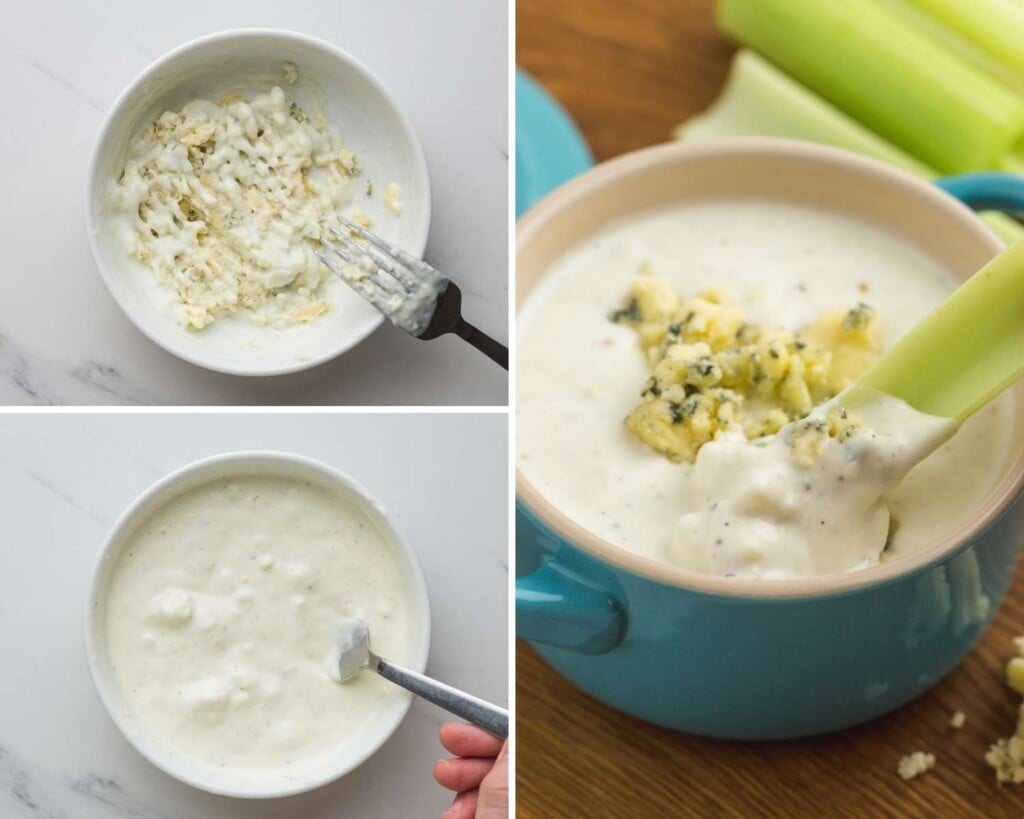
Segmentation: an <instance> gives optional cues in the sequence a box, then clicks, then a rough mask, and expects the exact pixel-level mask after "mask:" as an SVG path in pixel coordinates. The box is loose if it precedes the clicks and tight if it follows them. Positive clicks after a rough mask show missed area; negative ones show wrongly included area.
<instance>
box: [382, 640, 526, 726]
mask: <svg viewBox="0 0 1024 819" xmlns="http://www.w3.org/2000/svg"><path fill="white" fill-rule="evenodd" d="M372 667H373V666H372V665H371V668H372ZM376 670H377V673H378V674H380V675H381V676H382V677H383V678H384V679H386V680H391V682H393V683H394V684H395V685H400V686H401V687H402V688H404V689H405V690H406V691H412V693H413V694H415V695H416V696H418V697H423V699H425V700H429V701H430V702H432V703H434V705H439V706H440V707H441V708H443V709H444V710H445V711H449V712H450V713H452V714H455V715H456V716H459V717H462V718H463V719H464V720H467V721H469V722H472V723H473V724H474V725H476V726H478V727H480V728H483V729H484V730H485V731H486V732H487V733H489V734H493V735H494V736H496V737H497V738H498V739H507V738H508V711H506V710H505V709H504V708H499V707H498V706H496V705H491V703H489V702H485V701H484V700H481V699H479V698H477V697H474V696H472V695H470V694H466V693H465V692H463V691H459V689H457V688H452V687H451V686H450V685H445V684H444V683H442V682H438V681H437V680H432V679H430V677H425V676H423V675H422V674H417V673H416V672H415V671H410V670H409V669H408V668H402V666H400V665H395V664H394V663H390V662H388V661H387V660H382V659H380V658H377V669H376Z"/></svg>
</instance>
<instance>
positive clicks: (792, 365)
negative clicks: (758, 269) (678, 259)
mask: <svg viewBox="0 0 1024 819" xmlns="http://www.w3.org/2000/svg"><path fill="white" fill-rule="evenodd" d="M611 318H612V320H613V321H615V322H618V323H622V324H628V325H630V326H632V327H633V329H635V330H636V332H637V335H638V337H639V339H640V344H641V346H642V347H643V349H644V353H645V355H646V357H647V361H648V364H649V365H650V367H651V377H650V378H649V379H648V380H647V383H646V384H645V385H644V387H643V390H642V392H641V396H640V397H641V402H640V403H639V404H638V405H637V406H636V407H635V408H634V409H633V410H632V412H630V414H629V416H628V417H627V419H626V425H627V427H628V428H629V429H630V431H631V432H633V434H634V435H636V436H637V437H638V438H639V439H640V440H641V441H643V442H644V443H645V444H647V445H648V446H650V447H651V448H653V449H655V450H657V451H658V452H660V453H662V454H664V455H666V456H667V457H668V458H669V459H671V460H673V461H690V462H692V461H693V460H694V458H695V457H696V455H697V452H698V450H699V449H700V447H702V446H703V445H704V444H705V443H707V442H708V441H711V440H714V439H715V438H717V437H719V436H720V435H724V434H727V433H731V432H734V431H742V433H743V434H744V435H745V436H746V437H747V438H748V439H752V438H760V437H762V436H765V435H772V434H774V433H776V432H778V431H779V430H780V429H781V428H782V427H784V426H785V425H786V424H788V423H790V422H791V421H793V420H795V419H798V418H803V417H804V416H806V415H807V414H808V413H809V412H810V411H811V409H813V408H814V407H815V406H817V405H818V404H820V403H821V402H822V401H825V400H827V399H829V398H832V397H833V396H835V395H837V394H838V393H839V392H840V391H841V390H842V389H843V388H845V387H846V386H848V385H849V384H850V383H851V382H852V381H853V380H854V378H856V377H857V376H858V375H860V374H861V373H862V372H863V371H864V370H865V369H866V368H867V366H868V365H869V364H870V363H871V361H872V360H873V358H874V355H875V353H876V351H877V349H878V338H877V332H876V325H877V321H876V317H875V311H874V308H872V307H870V306H869V305H866V304H858V305H856V306H855V307H854V308H852V309H850V310H848V311H845V312H844V311H842V310H834V311H831V312H827V313H824V314H822V315H821V316H819V317H818V318H817V319H815V320H814V321H813V322H812V323H811V324H810V325H808V326H807V327H804V328H801V329H799V330H796V331H791V330H788V329H785V328H782V327H766V326H760V325H756V324H753V323H751V322H749V321H747V320H746V316H745V315H744V313H743V310H742V309H741V308H740V306H739V305H738V304H737V303H736V299H735V298H734V297H733V296H732V295H731V294H730V293H728V292H726V291H724V290H705V291H703V292H701V293H700V294H698V295H697V296H695V297H693V298H682V297H680V296H679V295H678V294H677V293H676V292H675V290H674V288H673V287H672V285H671V283H670V282H668V281H667V280H665V279H662V278H659V277H657V276H654V275H652V273H651V269H650V266H649V265H646V266H642V268H641V271H640V275H639V276H638V277H637V279H636V281H635V282H634V284H633V288H632V291H631V293H630V296H629V299H628V300H627V302H626V304H625V305H624V306H623V307H622V308H621V309H619V310H616V311H615V312H614V313H612V315H611Z"/></svg>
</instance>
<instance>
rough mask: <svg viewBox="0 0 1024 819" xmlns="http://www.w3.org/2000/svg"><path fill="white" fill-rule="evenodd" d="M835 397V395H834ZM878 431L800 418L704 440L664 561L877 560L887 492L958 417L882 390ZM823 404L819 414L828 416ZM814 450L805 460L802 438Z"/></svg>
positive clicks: (777, 574)
mask: <svg viewBox="0 0 1024 819" xmlns="http://www.w3.org/2000/svg"><path fill="white" fill-rule="evenodd" d="M830 403H832V402H830ZM858 411H860V412H864V411H867V414H868V415H869V416H870V417H871V419H872V424H873V426H875V428H874V429H872V428H864V429H861V430H860V431H858V432H856V433H854V434H852V435H851V436H850V437H848V438H846V439H845V440H839V439H838V438H836V437H829V436H828V435H827V434H826V433H819V432H814V431H813V430H811V431H809V430H808V429H807V426H806V424H805V422H802V421H796V422H793V423H791V424H789V425H787V426H786V427H783V429H782V430H780V431H779V433H778V434H776V435H773V436H771V437H768V438H763V439H759V440H756V441H748V440H746V438H744V437H743V435H742V433H738V432H737V433H732V434H729V435H727V436H723V437H722V438H720V439H718V440H715V441H710V442H709V443H706V444H705V445H704V446H703V447H701V449H700V451H699V452H698V453H697V460H696V461H695V463H694V464H693V467H692V468H691V469H688V470H687V476H686V486H685V490H684V498H685V503H686V504H687V507H688V511H687V512H686V513H685V514H684V515H683V516H682V517H681V518H680V519H679V521H678V522H677V523H676V527H675V532H674V535H673V538H672V543H671V545H670V547H669V550H668V553H667V558H668V560H669V561H670V562H673V563H676V564H677V565H680V566H683V567H684V568H687V569H690V570H691V571H696V572H702V573H704V574H715V575H721V576H724V577H741V578H760V579H765V580H791V579H795V578H801V577H815V576H820V575H829V574H839V573H841V572H847V571H851V570H853V569H863V568H867V567H868V566H874V565H877V564H878V562H879V559H880V557H881V555H882V552H883V549H884V548H885V544H886V542H887V540H888V537H889V527H890V511H889V506H888V503H887V500H886V494H887V493H888V492H890V491H891V490H892V489H894V488H895V487H896V486H898V485H899V483H900V481H902V480H903V478H904V476H905V475H906V474H907V472H908V471H910V469H911V468H913V466H914V465H915V464H917V463H918V461H920V460H921V459H922V458H923V457H925V456H926V455H928V454H930V453H931V452H933V451H935V449H936V448H938V447H939V446H941V444H942V443H944V442H945V441H947V440H949V438H950V437H951V436H952V435H953V433H954V432H956V427H957V424H956V422H955V421H952V420H950V419H948V418H936V417H933V416H930V415H925V414H924V413H921V412H917V411H916V410H914V409H913V408H912V407H910V406H908V405H907V404H905V403H903V402H902V401H900V400H898V399H896V398H892V397H890V396H885V395H881V394H878V395H875V396H873V397H872V399H871V404H870V406H866V407H865V406H858ZM826 414H827V408H826V407H820V408H818V409H817V410H816V411H815V412H814V413H812V415H811V418H812V419H815V418H816V419H822V420H823V419H824V418H825V417H826ZM801 436H803V437H804V442H805V443H806V442H807V441H808V439H810V443H811V444H812V446H814V447H815V448H816V451H815V452H814V453H813V455H811V456H805V457H800V456H799V455H798V454H797V452H798V450H797V447H798V446H799V439H800V437H801Z"/></svg>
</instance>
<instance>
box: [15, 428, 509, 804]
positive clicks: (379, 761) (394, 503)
mask: <svg viewBox="0 0 1024 819" xmlns="http://www.w3.org/2000/svg"><path fill="white" fill-rule="evenodd" d="M507 445H508V440H507V419H506V416H505V415H503V414H490V415H433V414H430V415H404V414H399V415H383V416H363V415H327V416H324V415H320V414H316V415H309V414H300V415H295V414H291V415H275V416H267V415H260V414H247V415H244V416H238V415H232V414H213V415H211V414H193V415H174V414H170V415H168V414H163V413H160V414H146V415H136V414H131V415H103V416H93V415H69V414H60V415H55V414H45V415H39V414H22V415H6V416H4V417H3V418H2V423H0V498H2V499H3V501H2V503H0V509H2V512H3V519H4V532H3V537H2V547H3V559H2V563H0V600H2V601H3V602H2V610H3V613H4V616H3V617H2V618H0V647H2V653H0V816H2V817H4V819H29V818H31V819H107V817H117V819H121V817H133V818H134V819H214V818H215V817H216V818H217V819H220V817H224V819H243V817H244V819H271V817H273V819H279V817H302V819H319V818H320V817H338V816H345V817H351V818H352V819H363V817H365V818H366V819H369V818H370V817H373V819H405V818H406V817H431V816H440V814H441V812H442V811H443V810H444V808H445V806H446V805H447V804H448V802H449V798H448V796H447V794H446V792H445V791H444V790H442V789H441V788H440V787H439V786H438V785H436V784H435V783H434V781H433V778H432V773H431V771H432V766H433V763H434V762H435V761H436V760H437V759H439V758H440V757H441V756H443V752H442V749H441V747H440V745H439V744H438V742H437V728H438V726H439V725H440V724H441V723H442V722H443V721H444V719H445V716H444V713H443V712H441V711H440V710H438V709H437V708H435V707H434V706H431V705H429V704H427V703H424V702H416V703H415V704H414V705H413V708H412V710H411V711H410V713H409V716H408V717H407V718H406V720H405V722H404V723H403V724H402V725H401V726H400V727H399V729H398V731H397V732H396V734H395V735H394V736H393V737H392V738H391V740H390V741H389V742H388V743H387V744H386V745H385V746H384V747H383V748H382V749H381V750H380V751H379V752H378V753H377V754H376V755H375V756H374V757H372V758H371V759H370V760H369V761H367V762H366V763H364V764H363V765H362V766H361V767H360V768H358V769H356V770H355V771H354V772H352V773H351V774H349V775H348V776H347V777H345V778H344V779H342V780H341V781H340V782H336V783H334V784H332V785H328V786H326V787H323V788H320V789H319V790H316V791H313V792H311V793H309V794H306V795H303V796H298V797H291V798H288V799H283V800H269V801H264V802H246V801H242V800H232V799H227V798H223V797H215V796H210V795H208V794H205V793H203V792H201V791H198V790H194V789H193V788H190V787H189V786H187V785H182V784H180V783H178V782H177V781H176V780H174V779H171V778H170V777H168V776H167V775H165V774H163V773H161V772H160V771H158V770H157V769H156V768H155V767H153V766H152V765H150V764H149V763H148V762H147V761H146V760H145V759H143V758H142V757H141V756H140V755H139V754H137V753H136V752H135V751H134V749H133V748H132V747H131V746H130V745H129V744H128V743H127V741H126V740H124V739H123V738H122V736H121V734H120V733H119V732H118V730H117V728H116V727H115V726H114V724H113V722H111V720H110V719H109V718H108V716H107V713H106V711H105V710H104V709H103V706H102V704H101V703H100V700H99V697H98V695H97V694H96V691H95V688H94V687H93V684H92V680H91V678H90V676H89V671H88V668H87V665H86V660H85V648H84V623H83V620H84V615H85V608H86V596H87V590H88V583H89V578H90V573H91V570H92V564H93V560H94V558H95V556H96V553H97V550H98V548H99V546H100V543H101V541H102V539H103V537H104V536H105V534H106V532H107V530H108V528H109V527H110V525H111V524H112V523H113V521H114V520H115V518H116V517H117V516H118V515H119V514H120V513H121V511H122V510H123V509H124V508H125V507H126V506H127V504H128V503H129V502H131V500H132V499H133V498H134V497H135V496H136V495H137V494H139V493H140V492H141V491H142V490H144V489H145V488H146V487H147V486H148V485H149V484H151V483H152V482H153V481H155V480H156V479H157V478H159V477H160V476H162V475H163V474H165V473H166V472H168V471H170V470H171V469H173V468H176V467H178V466H181V465H184V464H185V463H187V462H190V461H193V460H195V459H197V458H199V457H202V456H205V455H210V454H214V453H217V452H222V451H229V450H236V449H243V448H268V449H280V450H287V451H292V452H298V453H302V454H305V455H309V456H312V457H315V458H319V459H321V460H324V461H326V462H328V463H330V464H332V465H334V466H336V467H338V468H340V469H342V470H343V471H346V472H349V473H350V474H351V475H353V476H354V477H356V478H357V479H358V480H360V481H362V482H363V483H364V484H365V485H366V486H367V487H368V488H369V489H370V490H371V491H372V492H374V493H375V494H376V495H377V496H378V497H379V498H380V499H381V500H382V502H383V503H384V505H385V506H386V507H387V508H388V509H389V510H391V511H393V512H394V514H395V515H396V517H397V519H398V523H399V525H400V526H401V527H402V529H403V530H404V532H405V533H406V535H407V537H408V538H409V541H410V542H411V543H412V545H413V547H414V548H415V549H416V551H417V552H418V554H419V557H420V560H421V563H422V565H423V570H424V573H425V575H426V580H427V586H428V588H429V590H430V599H431V606H432V609H433V624H432V625H433V629H432V631H433V643H432V646H431V652H430V663H429V666H428V671H429V672H431V673H433V674H435V675H437V676H438V677H440V678H442V679H444V680H448V681H450V682H452V683H453V684H455V685H458V686H462V687H464V688H466V689H467V690H470V691H472V692H475V693H477V694H478V695H479V696H482V697H486V698H489V699H491V700H492V701H496V702H501V703H503V704H505V703H507V695H508V688H507V685H508V684H507V674H508V663H507V657H508V655H507V607H506V601H507V572H508V569H507V567H508V564H507V554H508V551H507V531H508V527H507V514H508V492H507V455H506V453H507ZM329 716H330V715H325V718H329Z"/></svg>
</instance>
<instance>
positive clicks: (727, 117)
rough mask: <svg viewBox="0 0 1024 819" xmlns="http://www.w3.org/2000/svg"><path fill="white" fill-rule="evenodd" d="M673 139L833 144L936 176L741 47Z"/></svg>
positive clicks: (925, 166) (915, 171) (923, 174)
mask: <svg viewBox="0 0 1024 819" xmlns="http://www.w3.org/2000/svg"><path fill="white" fill-rule="evenodd" d="M675 135H676V137H677V138H678V139H708V138H718V137H723V136H775V137H787V138H789V139H802V140H804V141H806V142H820V143H823V144H825V145H834V146H836V147H838V148H845V149H846V150H848V151H853V152H855V153H859V154H864V155H865V156H870V157H874V158H875V159H880V160H882V161H883V162H888V163H889V164H890V165H895V166H897V167H898V168H903V170H905V171H910V172H911V173H913V174H916V175H917V176H924V177H927V178H934V177H936V176H938V174H937V173H936V172H935V171H933V170H931V169H930V168H929V167H928V166H927V165H924V164H923V163H921V162H918V161H917V160H916V159H914V157H912V156H911V155H910V154H908V153H905V152H904V151H901V150H900V149H899V148H896V147H895V146H893V145H892V144H890V143H888V142H886V141H885V140H884V139H882V138H881V137H879V136H877V135H876V134H874V133H872V132H871V131H870V130H868V129H867V128H865V127H864V126H863V125H861V124H860V123H859V122H857V121H856V120H855V119H852V118H851V117H848V116H847V115H846V114H844V113H843V112H842V111H840V110H839V109H838V108H835V107H834V106H832V105H830V104H829V103H828V102H826V101H825V100H823V99H822V98H821V97H819V96H817V95H816V94H814V93H813V92H811V91H808V90H807V89H806V88H805V87H804V86H802V85H800V83H798V82H796V81H795V80H793V79H792V78H791V77H789V76H788V75H787V74H785V73H784V72H782V71H780V70H779V69H777V68H776V67H775V66H773V65H772V64H771V63H769V62H767V61H766V60H764V59H763V58H762V57H759V56H758V55H757V54H755V53H754V52H752V51H748V50H746V49H740V51H739V52H737V54H736V57H735V58H734V59H733V62H732V67H731V68H730V70H729V78H728V79H727V80H726V84H725V88H724V89H723V90H722V93H721V94H720V95H719V97H718V99H717V100H716V101H715V102H714V103H713V104H712V106H711V107H710V108H709V109H708V110H707V111H705V112H704V113H703V114H699V115H697V116H696V117H694V118H693V119H691V120H689V121H688V122H685V123H683V124H682V125H680V126H679V127H678V128H677V129H676V132H675Z"/></svg>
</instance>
